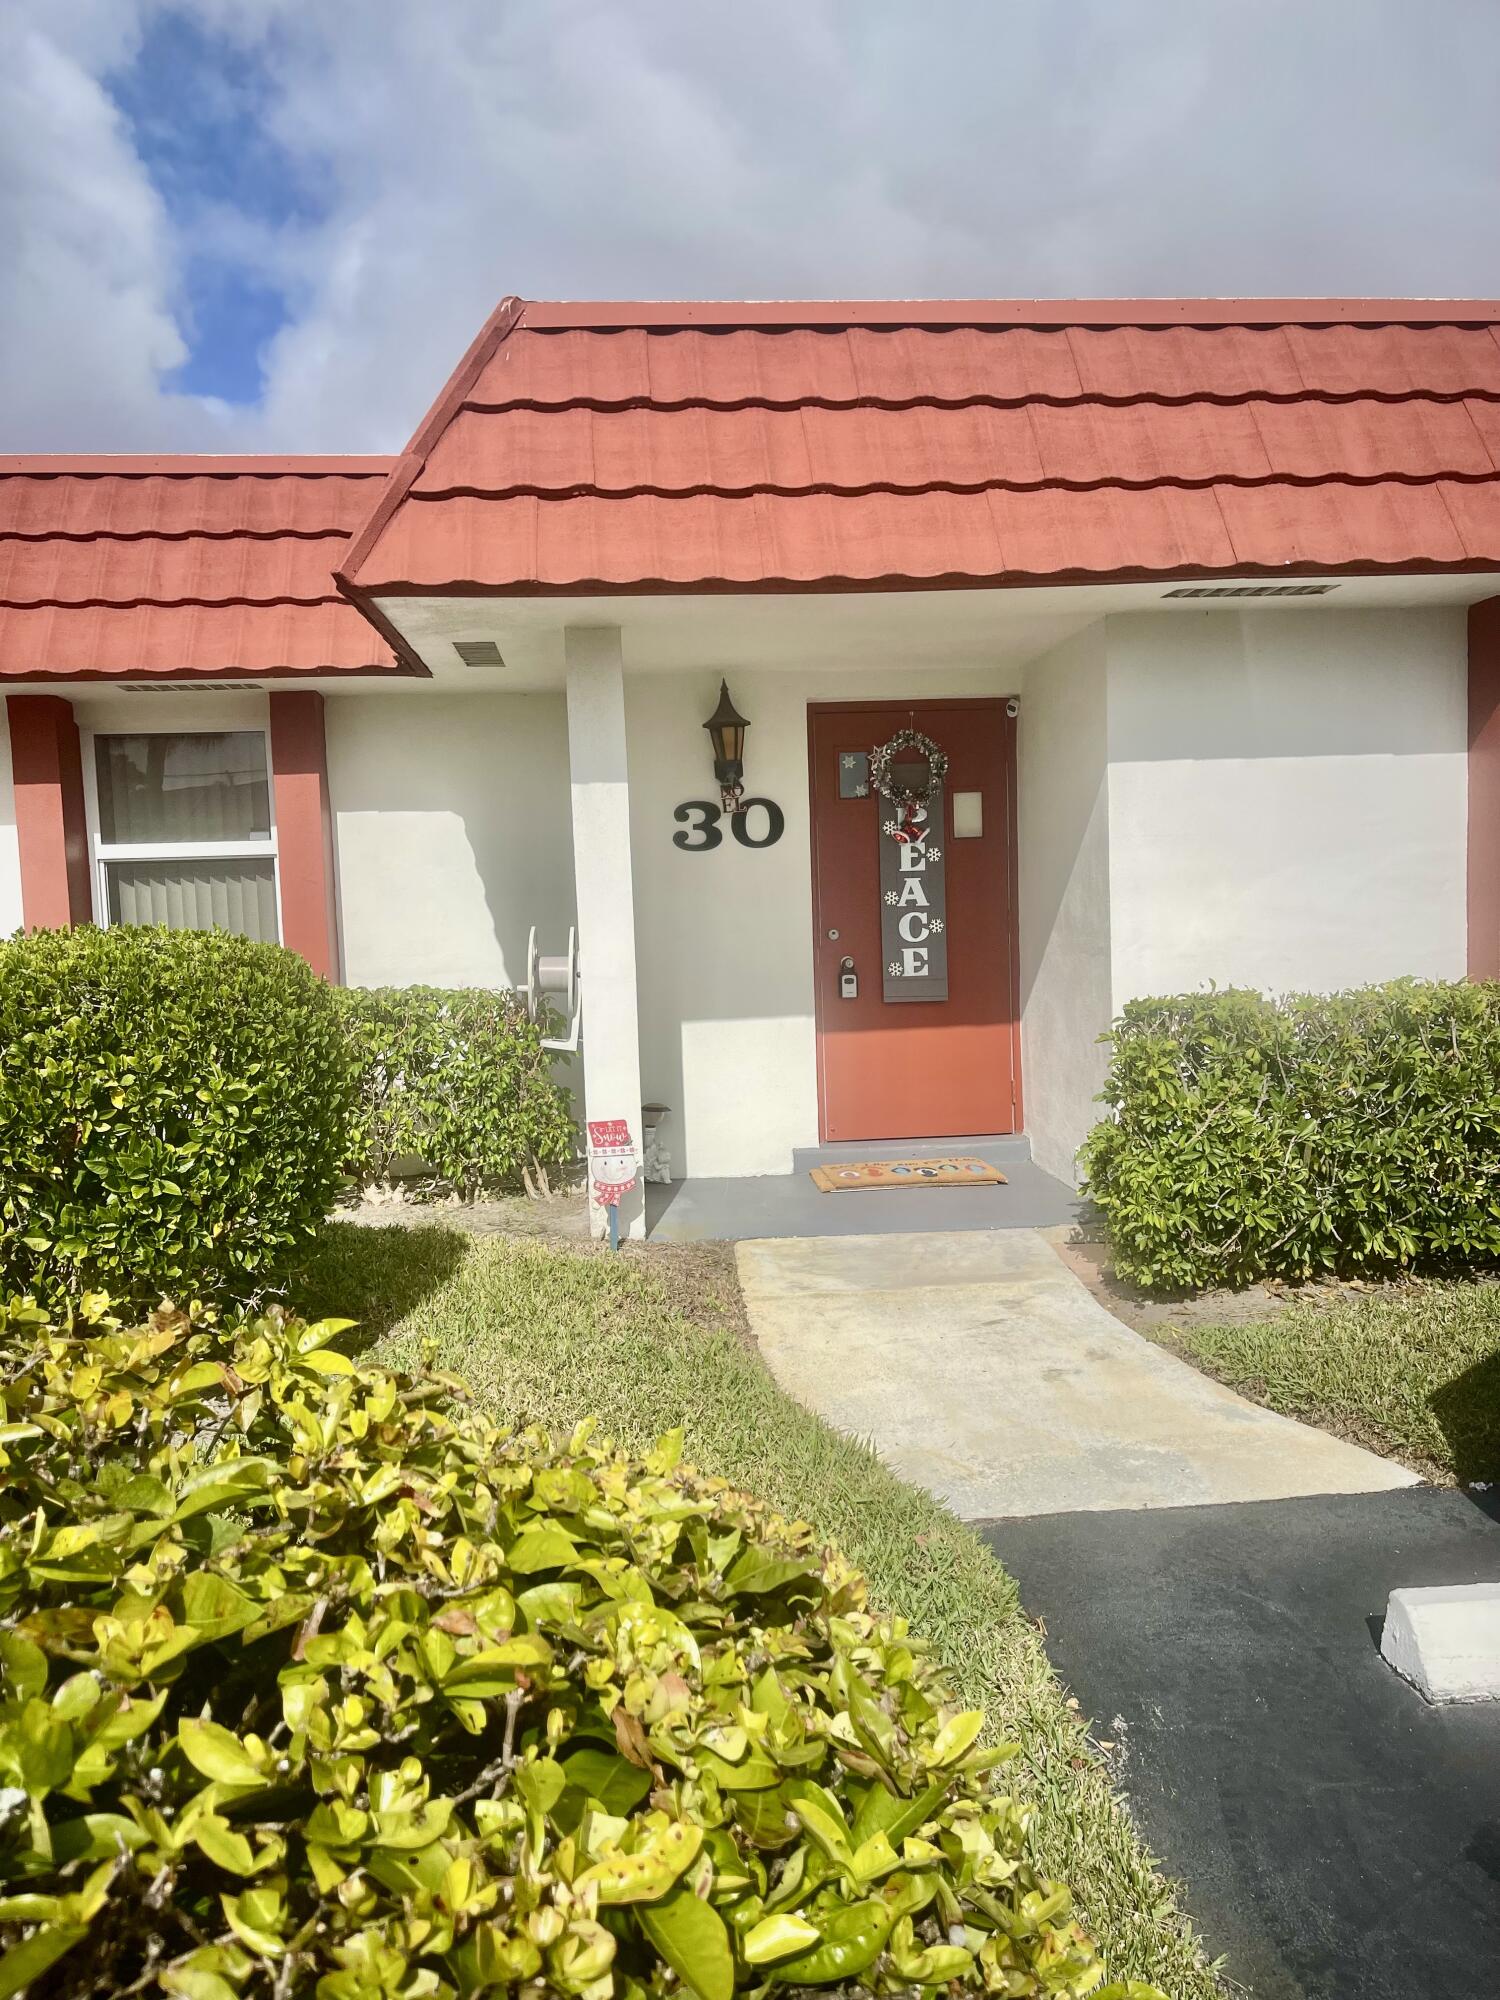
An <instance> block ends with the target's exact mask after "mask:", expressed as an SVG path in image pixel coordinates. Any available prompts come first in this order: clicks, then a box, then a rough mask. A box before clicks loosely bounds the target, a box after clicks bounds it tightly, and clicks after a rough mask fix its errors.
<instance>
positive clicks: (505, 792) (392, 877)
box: [328, 691, 574, 986]
mask: <svg viewBox="0 0 1500 2000" xmlns="http://www.w3.org/2000/svg"><path fill="white" fill-rule="evenodd" d="M328 738H329V785H330V789H331V792H332V795H333V804H334V812H335V817H336V823H337V829H338V876H339V903H340V913H341V919H342V925H343V939H344V959H345V972H346V977H347V978H348V980H349V982H350V984H351V985H360V986H376V985H382V986H383V985H390V986H400V985H413V984H422V985H432V986H515V985H517V984H519V983H520V982H522V981H523V980H524V979H525V973H526V939H527V933H528V931H529V930H530V927H531V925H532V924H536V925H537V926H538V927H539V932H540V937H539V942H540V944H541V947H542V949H543V950H544V951H553V952H561V951H563V950H564V949H565V947H566V945H567V935H568V925H569V924H570V923H571V922H572V921H573V911H574V890H573V838H572V813H571V794H570V788H569V775H568V731H567V716H566V710H565V706H564V703H563V699H562V697H561V696H560V695H556V696H554V695H499V696H496V695H436V694H429V693H427V692H426V691H424V692H423V693H422V695H421V697H420V699H413V700H409V701H403V700H401V699H400V698H399V697H392V698H388V699H386V700H370V699H365V700H359V699H353V698H346V699H344V700H330V702H329V705H328Z"/></svg>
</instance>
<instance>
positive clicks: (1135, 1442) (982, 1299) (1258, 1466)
mask: <svg viewBox="0 0 1500 2000" xmlns="http://www.w3.org/2000/svg"><path fill="white" fill-rule="evenodd" d="M830 1199H833V1200H842V1201H848V1202H857V1201H873V1200H878V1199H879V1197H878V1196H876V1195H863V1194H860V1195H853V1194H851V1195H839V1196H832V1197H830ZM916 1199H918V1200H921V1199H926V1200H928V1201H935V1200H938V1199H941V1197H940V1196H938V1195H935V1194H932V1193H928V1194H926V1195H925V1196H921V1195H919V1196H917V1197H916ZM736 1255H737V1257H738V1260H739V1272H740V1282H741V1285H742V1286H743V1289H744V1294H745V1305H746V1308H747V1310H748V1313H749V1316H750V1325H751V1329H752V1331H753V1332H754V1335H755V1338H756V1341H757V1342H758V1344H759V1347H760V1352H761V1354H762V1356H763V1357H764V1359H765V1361H766V1363H767V1365H768V1366H769V1367H770V1369H771V1371H772V1373H773V1374H774V1375H775V1376H776V1379H777V1381H778V1382H780V1384H781V1386H782V1387H783V1388H784V1389H786V1390H787V1391H789V1392H790V1394H792V1395H794V1396H796V1397H797V1398H798V1400H799V1401H800V1402H803V1403H805V1404H807V1405H808V1406H809V1408H811V1409H814V1410H816V1411H818V1412H819V1414H820V1415H822V1416H824V1417H826V1418H827V1419H828V1421H829V1422H830V1423H833V1424H836V1425H838V1427H839V1428H840V1429H841V1430H845V1431H850V1432H853V1433H855V1434H856V1435H857V1436H860V1437H864V1438H867V1439H868V1440H869V1441H870V1442H871V1443H872V1444H873V1445H874V1446H875V1448H876V1449H877V1450H878V1451H879V1452H880V1454H881V1456H882V1457H883V1458H884V1459H885V1460H886V1462H887V1463H888V1464H889V1465H891V1466H892V1467H893V1468H894V1469H895V1470H896V1471H897V1472H899V1473H901V1474H902V1476H903V1477H905V1478H907V1479H910V1480H912V1481H914V1482H915V1483H916V1484H917V1485H920V1486H925V1487H927V1488H928V1490H929V1491H930V1492H933V1493H936V1494H937V1495H938V1496H939V1498H940V1499H943V1500H945V1501H946V1502H947V1503H948V1505H949V1506H950V1507H952V1508H953V1510H954V1512H955V1513H957V1514H959V1515H960V1516H962V1517H963V1518H964V1519H966V1520H998V1519H1002V1518H1007V1517H1013V1516H1017V1515H1028V1514H1054V1513H1067V1512H1076V1511H1078V1510H1080V1509H1093V1510H1097V1509H1102V1508H1114V1507H1186V1506H1193V1505H1196V1504H1199V1503H1203V1502H1210V1501H1234V1500H1280V1499H1287V1498H1290V1497H1292V1496H1294V1495H1298V1494H1313V1493H1366V1492H1376V1491H1380V1490H1382V1489H1385V1488H1388V1487H1395V1486H1411V1485H1415V1484H1417V1483H1418V1481H1417V1479H1416V1476H1415V1474H1413V1473H1410V1472H1408V1471H1406V1470H1405V1468H1404V1467H1402V1466H1399V1465H1393V1464H1391V1463H1389V1462H1388V1461H1387V1460H1385V1459H1382V1458H1376V1457H1375V1456H1374V1455H1373V1454H1372V1453H1370V1452H1367V1451H1360V1450H1359V1449H1357V1448H1356V1447H1355V1446H1354V1445H1349V1444H1344V1443H1342V1442H1341V1441H1340V1440H1339V1439H1337V1438H1332V1437H1329V1436H1328V1435H1327V1434H1326V1433H1325V1432H1323V1431H1317V1430H1313V1429H1311V1428H1309V1427H1308V1426H1306V1425H1304V1424H1298V1423H1293V1422H1292V1421H1291V1420H1290V1419H1288V1418H1286V1417H1278V1416H1276V1415H1274V1414H1273V1413H1272V1412H1271V1411H1269V1410H1263V1409H1261V1408H1259V1407H1258V1406H1257V1405H1255V1404H1253V1403H1247V1402H1245V1401H1244V1399H1243V1398H1242V1397H1240V1396H1237V1395H1235V1393H1234V1392H1233V1391H1232V1390H1230V1389H1226V1388H1224V1387H1223V1386H1222V1385H1221V1384H1219V1383H1217V1382H1213V1381H1210V1379H1209V1378H1208V1377H1207V1376H1206V1375H1200V1374H1199V1373H1198V1372H1197V1370H1196V1369H1194V1368H1190V1367H1188V1366H1187V1364H1186V1363H1185V1362H1182V1361H1178V1360H1177V1359H1176V1358H1175V1357H1174V1356H1173V1355H1170V1354H1168V1353H1167V1352H1166V1350H1165V1349H1163V1348H1160V1347H1156V1346H1153V1345H1152V1343H1151V1342H1150V1341H1147V1340H1143V1339H1142V1338H1141V1337H1140V1335H1139V1334H1136V1333H1132V1332H1131V1330H1130V1329H1129V1328H1128V1327H1127V1326H1124V1325H1122V1324H1121V1322H1120V1321H1119V1320H1117V1319H1116V1318H1115V1317H1114V1315H1113V1314H1112V1313H1110V1312H1107V1311H1106V1310H1105V1308H1104V1307H1103V1306H1101V1305H1099V1304H1098V1303H1097V1301H1096V1300H1095V1299H1094V1298H1093V1297H1092V1296H1091V1295H1090V1294H1089V1292H1088V1291H1087V1290H1086V1289H1085V1288H1084V1286H1083V1285H1082V1284H1081V1283H1080V1282H1079V1281H1078V1279H1077V1278H1075V1277H1074V1276H1073V1274H1072V1272H1071V1271H1069V1270H1068V1269H1067V1268H1066V1266H1065V1265H1064V1264H1063V1263H1062V1260H1061V1259H1060V1258H1059V1257H1058V1256H1057V1254H1056V1252H1055V1251H1054V1250H1053V1249H1052V1247H1051V1245H1050V1244H1049V1243H1048V1242H1047V1241H1046V1239H1045V1238H1044V1237H1042V1236H1041V1235H1039V1234H1038V1233H1037V1231H1036V1230H1034V1229H1005V1230H989V1231H963V1232H961V1233H952V1234H921V1235H881V1236H840V1237H826V1236H825V1237H802V1238H791V1239H782V1240H778V1241H758V1242H742V1243H740V1244H738V1245H737V1246H736Z"/></svg>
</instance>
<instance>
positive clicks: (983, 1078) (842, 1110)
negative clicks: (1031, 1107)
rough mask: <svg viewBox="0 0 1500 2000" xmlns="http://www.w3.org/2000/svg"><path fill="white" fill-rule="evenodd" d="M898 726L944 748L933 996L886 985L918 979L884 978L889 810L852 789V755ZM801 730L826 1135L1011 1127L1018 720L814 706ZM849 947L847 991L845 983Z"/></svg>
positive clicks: (995, 706)
mask: <svg viewBox="0 0 1500 2000" xmlns="http://www.w3.org/2000/svg"><path fill="white" fill-rule="evenodd" d="M900 729H917V730H920V731H921V732H922V734H923V735H924V736H927V737H930V738H931V740H932V741H933V742H934V743H936V744H937V746H938V747H939V749H941V750H942V751H944V752H945V754H946V755H947V758H948V771H947V776H946V779H945V781H944V784H943V789H942V822H943V823H942V826H941V827H939V826H938V825H937V822H936V819H935V818H934V820H933V823H932V826H931V829H930V832H929V835H928V838H929V840H930V841H932V842H933V843H937V842H938V841H941V846H942V856H941V858H942V860H943V863H944V875H945V900H946V910H945V911H944V914H943V938H944V941H945V943H946V946H947V995H946V997H945V998H942V999H934V1000H918V1001H908V1000H905V999H900V1000H897V999H893V998H890V997H888V994H889V993H892V992H899V991H903V990H905V991H911V990H916V989H913V988H906V989H900V988H896V987H893V986H892V985H891V983H890V982H889V981H887V979H886V978H885V972H886V960H887V959H888V958H889V957H890V951H889V941H887V943H888V948H887V950H886V951H885V952H883V951H882V938H881V916H882V907H883V900H884V897H883V890H882V882H881V872H880V839H881V835H880V828H881V826H882V825H883V824H884V823H885V822H886V821H888V820H890V818H891V815H892V808H891V807H890V806H889V805H888V804H887V803H886V802H885V800H883V799H882V798H880V797H879V795H878V794H877V793H875V791H874V789H873V787H872V788H870V790H869V791H868V792H867V793H866V795H865V796H864V797H860V796H858V795H857V792H858V783H859V780H860V778H861V776H862V775H863V774H862V769H861V764H860V761H859V760H861V759H863V758H864V757H866V756H868V754H869V752H870V751H871V750H872V749H873V748H874V747H875V746H876V745H877V744H881V743H885V742H888V741H889V740H890V738H891V737H892V736H893V735H894V733H895V732H896V731H897V730H900ZM808 737H809V755H810V758H811V766H812V825H813V840H812V852H813V924H814V949H813V967H814V976H815V979H816V985H817V999H816V1014H817V1031H818V1101H819V1107H820V1114H821V1119H822V1133H823V1137H824V1139H825V1140H830V1141H832V1140H839V1139H929V1138H931V1139H947V1138H955V1139H956V1138H962V1137H963V1136H965V1135H966V1134H968V1135H973V1134H977V1133H983V1132H1014V1131H1017V1130H1019V1129H1020V1074H1019V1065H1018V1051H1017V1040H1018V1038H1017V1033H1016V1012H1017V1008H1016V944H1015V890H1014V881H1015V833H1014V828H1015V797H1014V787H1015V725H1014V723H1013V722H1012V721H1011V719H1010V717H1009V716H1008V715H1007V714H1006V711H1005V704H1004V702H1003V701H929V702H916V703H905V702H902V703H896V702H871V703H860V704H855V703H848V704H845V703H842V702H831V703H826V704H823V703H818V704H814V705H812V706H811V707H810V708H809V710H808ZM851 760H853V761H851ZM841 772H842V774H843V777H842V783H841ZM955 811H957V813H958V815H959V817H960V824H959V826H958V827H955V824H954V819H955ZM975 827H977V828H978V829H979V830H978V831H973V830H972V829H974V828H975ZM887 892H889V885H887ZM850 959H852V960H853V962H854V963H853V974H854V980H855V984H856V988H857V990H856V992H855V994H854V995H853V997H848V996H847V994H846V991H845V986H844V979H845V974H846V972H847V967H846V964H845V961H847V960H850Z"/></svg>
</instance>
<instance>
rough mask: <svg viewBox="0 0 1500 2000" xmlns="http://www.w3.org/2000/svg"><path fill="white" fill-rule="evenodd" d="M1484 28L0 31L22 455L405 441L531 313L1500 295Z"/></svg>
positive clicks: (504, 16) (353, 11)
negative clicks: (526, 304)
mask: <svg viewBox="0 0 1500 2000" xmlns="http://www.w3.org/2000/svg"><path fill="white" fill-rule="evenodd" d="M1497 74H1500V6H1496V5H1495V0H1424V4H1423V5H1422V6H1420V7H1414V6H1413V5H1412V4H1411V0H1314V4H1309V0H1130V4H1129V5H1128V6H1122V5H1121V4H1120V0H932V4H931V5H929V6H925V7H919V6H915V5H913V4H912V0H754V4H753V5H750V6H744V5H741V6H730V5H726V4H722V0H3V4H0V450H4V449H10V450H16V451H90V450H93V451H152V450H168V451H169V450H178V451H184V450H186V451H215V450H218V451H244V450H270V451H308V452H320V451H389V450H392V449H399V448H400V447H401V445H402V443H403V442H404V440H405V439H406V438H407V437H408V436H409V435H410V433H411V431H412V429H413V428H414V427H415V425H416V423H417V422H418V421H419V419H420V418H421V416H422V413H423V411H424V410H425V409H426V407H427V405H428V403H429V402H430V401H431V399H432V398H433V396H434V395H435V394H436V393H437V391H438V389H439V388H440V387H441V385H442V383H443V381H444V380H445V379H446V377H447V375H448V373H449V372H450V370H451V369H452V367H453V366H454V363H455V362H456V360H457V359H458V357H459V356H460V355H461V354H462V352H463V350H464V348H465V347H466V346H467V344H468V342H469V340H470V339H471V338H472V336H473V334H474V332H475V331H476V329H477V328H478V326H479V325H480V324H481V323H482V321H483V319H484V317H485V315H486V314H487V313H488V312H489V310H490V309H491V308H492V307H493V305H494V304H495V302H496V300H497V299H499V298H500V297H502V296H503V295H504V294H506V293H507V292H519V293H521V294H523V295H526V296H530V297H533V298H601V297H603V298H609V297H616V298H685V297H686V298H692V297H701V298H762V299H764V298H774V297H782V298H798V297H808V298H839V297H844V298H882V297H884V298H920V297H924V296H926V297H933V296H936V297H946V298H953V297H974V296H978V297H984V296H992V297H993V296H999V297H1022V298H1025V297H1043V298H1047V297H1052V298H1056V297H1062V298H1080V297H1082V298H1086V297H1090V296H1093V297H1101V296H1103V297H1120V296H1124V297H1131V296H1161V295H1178V296H1189V297H1195V296H1196V297H1203V296H1209V297H1246V296H1250V297H1254V296H1272V297H1321V296H1328V295H1333V296H1339V295H1343V296H1356V297H1358V296H1363V297H1391V296H1396V297H1399V296H1403V295H1415V296H1421V297H1434V296H1448V297H1452V296H1460V297H1463V296H1467V297H1475V296H1477V297H1492V296H1494V295H1496V294H1500V147H1497V145H1496V143H1495V114H1494V103H1493V96H1494V92H1493V79H1494V77H1495V76H1496V75H1497Z"/></svg>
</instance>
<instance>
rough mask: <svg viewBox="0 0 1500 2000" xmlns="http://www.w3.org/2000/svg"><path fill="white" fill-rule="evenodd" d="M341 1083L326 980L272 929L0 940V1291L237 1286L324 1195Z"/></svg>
mask: <svg viewBox="0 0 1500 2000" xmlns="http://www.w3.org/2000/svg"><path fill="white" fill-rule="evenodd" d="M353 1091H354V1071H353V1067H352V1062H351V1057H350V1053H349V1046H348V1040H347V1037H346V1036H345V1034H344V1032H343V1029H342V1026H341V1023H340V1020H339V1016H338V1012H337V1010H336V1007H335V1003H334V997H333V993H332V990H331V989H330V988H329V987H328V986H327V985H326V984H325V983H324V982H323V981H322V980H321V979H319V978H318V977H317V976H316V975H315V974H314V973H313V972H312V970H311V969H310V967H309V966H308V965H307V964H306V962H305V961H304V960H303V959H301V958H299V957H298V956H297V955H296V953H295V952H290V951H283V950H282V948H281V947H280V946H279V945H274V944H256V943H252V942H251V941H250V940H249V939H248V938H242V937H232V936H230V935H229V933H228V932H225V931H173V930H165V929H158V928H154V927H127V926H121V927H118V928H114V929H110V930H94V929H93V928H91V927H87V926H86V927H83V928H80V929H78V930H62V931H37V932H33V933H32V934H31V935H29V936H25V937H21V936H17V937H13V938H8V939H4V940H0V1296H4V1295H5V1294H6V1293H9V1292H22V1291H30V1292H32V1293H34V1294H35V1295H36V1296H37V1297H38V1298H40V1299H43V1300H51V1301H54V1302H61V1301H64V1300H66V1299H69V1298H76V1297H77V1296H78V1295H79V1294H80V1293H81V1292H84V1291H89V1290H95V1289H103V1290H106V1291H109V1292H111V1293H113V1294H114V1295H116V1296H117V1297H120V1298H122V1299H123V1298H126V1297H129V1298H132V1299H134V1300H136V1301H137V1302H139V1303H140V1304H142V1305H151V1304H154V1303H155V1302H156V1301H157V1300H158V1299H159V1298H161V1297H162V1296H163V1295H164V1294H167V1293H171V1294H173V1295H175V1296H177V1297H192V1296H196V1295H199V1294H204V1295H213V1296H220V1297H223V1296H228V1297H233V1298H240V1299H247V1298H250V1297H252V1296H253V1295H254V1294H255V1292H256V1291H257V1290H258V1289H260V1288H261V1287H262V1286H264V1285H266V1284H268V1283H272V1282H274V1281H275V1280H277V1279H278V1278H279V1277H280V1276H281V1275H282V1274H283V1273H284V1272H285V1270H286V1269H287V1268H288V1266H289V1264H290V1263H291V1262H292V1261H294V1258H295V1254H296V1253H297V1251H299V1250H300V1249H301V1248H302V1247H303V1246H304V1245H305V1244H306V1242H307V1241H308V1239H309V1238H310V1236H311V1234H312V1232H313V1230H314V1229H315V1228H316V1227H317V1225H318V1224H319V1223H320V1222H321V1221H322V1220H323V1218H324V1216H325V1215H326V1214H327V1212H328V1208H329V1204H330V1203H331V1201H332V1199H333V1196H334V1193H335V1191H336V1189H337V1188H338V1185H339V1182H340V1179H341V1177H342V1167H343V1163H344V1160H345V1157H346V1155H347V1151H348V1131H349V1118H350V1111H351V1107H352V1102H353Z"/></svg>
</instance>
